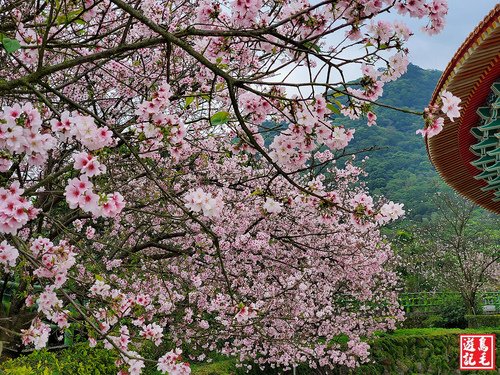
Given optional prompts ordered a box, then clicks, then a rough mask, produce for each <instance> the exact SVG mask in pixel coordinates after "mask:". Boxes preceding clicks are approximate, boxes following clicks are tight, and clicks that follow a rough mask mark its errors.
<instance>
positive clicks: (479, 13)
mask: <svg viewBox="0 0 500 375" xmlns="http://www.w3.org/2000/svg"><path fill="white" fill-rule="evenodd" d="M498 2H499V1H498V0H448V6H449V10H448V16H447V18H446V27H445V29H444V30H443V31H442V32H441V33H440V34H438V35H433V36H430V35H428V34H426V33H424V32H422V31H421V29H422V27H423V26H425V24H426V20H425V19H420V20H419V19H413V18H409V17H401V15H399V14H397V12H396V11H395V10H394V11H392V12H391V13H390V14H384V15H383V16H382V18H383V19H386V20H390V21H393V20H396V19H397V20H403V21H404V22H405V23H406V24H407V25H408V26H409V27H410V28H411V30H412V31H413V32H414V35H413V36H412V37H411V38H410V40H409V41H408V42H407V43H406V47H408V49H409V50H410V56H409V57H410V62H411V63H413V64H415V65H418V66H420V67H421V68H424V69H438V70H441V71H442V70H444V69H445V68H446V65H447V64H448V62H449V61H450V60H451V58H452V57H453V55H454V54H455V52H456V51H457V49H458V48H459V47H460V45H461V44H462V43H463V42H464V40H465V39H466V38H467V36H468V35H469V34H470V33H471V32H472V31H473V30H474V28H475V27H476V26H477V25H478V24H479V22H481V20H483V19H484V17H485V16H486V15H487V14H488V13H489V12H490V11H491V10H492V9H493V8H494V7H495V5H496V4H497V3H498ZM336 37H337V38H339V41H340V40H342V39H343V34H342V35H340V36H336ZM332 44H334V42H332ZM350 53H351V52H347V53H346V55H345V57H347V58H349V57H351V58H354V56H351V55H350ZM386 57H387V56H386ZM318 66H322V64H321V63H320V64H319V65H318ZM342 70H343V74H344V78H345V79H346V81H352V80H355V79H358V78H359V77H360V76H361V72H360V68H359V66H358V65H355V64H352V65H347V66H344V67H343V68H342ZM316 71H317V69H313V72H316ZM287 73H288V71H287ZM286 77H287V78H286V79H287V81H288V82H292V83H298V82H309V81H310V77H309V74H308V70H307V69H305V68H298V69H296V70H294V71H293V72H292V73H291V74H289V75H286ZM282 78H283V74H281V75H279V76H278V77H277V78H276V80H277V81H279V80H281V79H282ZM325 79H326V70H322V73H321V74H320V76H319V77H318V78H317V79H316V82H324V80H325ZM332 82H340V76H338V77H337V76H334V75H332V76H331V77H330V83H332ZM301 90H302V91H301V92H302V94H303V95H306V96H307V95H309V94H310V90H309V89H308V88H302V89H301ZM287 91H288V92H289V93H290V94H292V93H293V94H295V93H297V92H296V90H295V89H293V88H288V89H287ZM320 91H321V89H320Z"/></svg>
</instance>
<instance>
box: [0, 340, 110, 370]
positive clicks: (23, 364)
mask: <svg viewBox="0 0 500 375" xmlns="http://www.w3.org/2000/svg"><path fill="white" fill-rule="evenodd" d="M115 360H116V354H115V353H113V352H111V351H109V350H106V349H102V348H90V347H89V346H88V345H87V344H77V345H75V346H72V347H70V348H68V349H64V350H61V351H59V352H49V351H47V350H45V349H44V350H40V351H34V352H33V353H31V354H29V355H23V356H21V357H18V358H16V359H11V360H9V361H6V362H4V363H0V374H5V375H56V374H57V375H66V374H67V375H70V374H78V375H108V374H116V373H117V372H118V369H117V367H116V366H115Z"/></svg>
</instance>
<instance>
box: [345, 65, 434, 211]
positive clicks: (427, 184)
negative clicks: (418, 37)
mask: <svg viewBox="0 0 500 375" xmlns="http://www.w3.org/2000/svg"><path fill="white" fill-rule="evenodd" d="M440 75H441V72H440V71H438V70H424V69H421V68H419V67H418V66H415V65H410V66H409V67H408V72H407V73H406V74H405V75H404V76H402V77H401V78H400V79H398V80H396V81H395V82H391V83H388V84H386V85H385V87H384V95H383V96H382V98H381V99H380V102H381V103H384V104H388V105H391V106H395V107H399V108H408V109H415V110H418V111H421V110H423V108H425V107H426V106H427V104H428V103H429V100H430V97H431V95H432V92H433V90H434V88H435V87H436V84H437V81H438V79H439V77H440ZM376 113H377V116H378V119H377V126H372V127H368V126H367V125H366V119H360V120H358V121H351V120H348V119H345V118H342V119H338V120H336V122H338V123H342V124H344V125H346V126H347V127H354V128H356V133H355V136H354V140H353V141H352V142H351V144H350V148H351V149H352V150H355V149H363V148H367V147H370V146H378V147H381V148H382V149H381V150H376V151H371V152H369V153H368V155H369V157H370V158H369V160H368V162H367V164H366V169H367V171H368V173H369V175H368V177H367V178H366V182H367V185H368V187H369V188H370V189H371V191H372V193H373V194H375V195H377V194H378V195H384V196H386V197H388V198H389V199H391V200H393V201H398V202H401V203H404V204H405V208H406V209H407V217H410V218H412V219H415V220H419V219H421V218H422V217H423V216H428V215H430V214H431V212H432V211H433V210H434V209H433V205H432V203H431V202H430V196H431V195H432V194H433V193H434V192H435V191H436V185H437V184H439V185H440V186H441V187H442V186H443V185H444V184H443V183H442V182H441V181H440V179H439V178H438V175H437V173H436V172H435V171H434V169H433V167H432V164H431V163H430V161H429V159H428V157H427V153H426V149H425V143H424V141H423V139H422V137H421V136H419V135H416V134H415V131H416V130H417V129H419V128H422V126H423V122H422V118H421V117H419V116H416V115H411V114H406V113H401V112H396V111H394V110H391V109H386V108H380V107H377V108H376Z"/></svg>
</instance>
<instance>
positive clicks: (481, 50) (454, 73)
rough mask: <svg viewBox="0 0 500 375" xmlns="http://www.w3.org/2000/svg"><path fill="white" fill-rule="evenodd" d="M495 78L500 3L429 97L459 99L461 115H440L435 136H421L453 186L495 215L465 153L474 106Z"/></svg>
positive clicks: (497, 208)
mask: <svg viewBox="0 0 500 375" xmlns="http://www.w3.org/2000/svg"><path fill="white" fill-rule="evenodd" d="M499 77H500V4H497V5H496V6H495V8H494V9H493V10H492V11H491V12H490V13H489V14H488V15H487V16H486V18H485V19H484V20H483V21H482V22H481V23H480V24H479V25H478V26H477V27H476V29H475V30H474V31H473V32H472V33H471V34H470V35H469V37H468V38H467V39H466V40H465V42H464V43H463V44H462V46H461V47H460V48H459V49H458V51H457V52H456V53H455V56H454V57H453V59H452V60H451V61H450V63H449V64H448V66H447V67H446V69H445V71H444V73H443V75H442V76H441V79H440V80H439V83H438V85H437V87H436V90H435V91H434V94H433V96H432V100H431V104H434V103H435V101H436V100H437V98H438V97H439V95H440V94H441V93H442V91H443V90H447V91H450V92H451V93H453V94H454V95H455V96H458V97H459V98H460V99H461V100H462V103H461V106H462V110H461V113H460V118H459V119H458V120H455V122H451V121H449V119H448V118H445V123H444V128H443V130H442V131H441V133H439V134H438V135H436V136H434V137H432V138H428V139H426V146H427V152H428V154H429V158H430V159H431V161H432V163H433V164H434V166H435V167H436V170H437V171H438V173H439V174H440V175H441V177H442V178H443V179H444V180H445V182H446V183H447V184H448V185H450V186H451V187H452V188H454V189H455V190H457V191H458V192H459V193H460V194H461V195H463V196H465V197H466V198H468V199H470V200H472V201H474V202H476V203H477V204H479V205H481V206H482V207H484V208H486V209H488V210H491V211H493V212H496V213H500V202H494V201H493V200H492V198H493V197H494V195H493V192H492V191H489V192H483V191H481V187H483V186H485V185H486V183H485V182H484V181H483V180H476V179H474V176H475V175H477V174H479V172H480V171H479V170H478V169H476V168H475V167H474V166H472V165H471V164H470V162H471V161H472V160H474V159H475V158H477V156H475V155H474V154H473V153H472V152H470V151H469V148H470V146H471V145H472V144H473V143H474V142H476V139H475V138H474V137H473V136H472V135H471V133H470V129H471V128H473V127H475V126H478V124H479V122H480V118H479V116H478V115H477V114H476V110H477V108H478V107H481V106H482V105H484V103H485V102H486V99H487V97H488V95H489V93H490V90H491V85H492V84H493V83H494V82H495V81H498V79H499Z"/></svg>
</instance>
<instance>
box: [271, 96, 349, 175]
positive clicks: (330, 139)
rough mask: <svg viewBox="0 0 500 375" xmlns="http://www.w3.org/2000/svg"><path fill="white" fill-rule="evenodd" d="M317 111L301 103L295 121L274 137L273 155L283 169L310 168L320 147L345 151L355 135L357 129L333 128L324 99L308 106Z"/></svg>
mask: <svg viewBox="0 0 500 375" xmlns="http://www.w3.org/2000/svg"><path fill="white" fill-rule="evenodd" d="M308 104H310V105H311V107H312V108H314V111H311V108H310V107H308V106H306V105H302V104H297V109H296V112H295V113H294V117H295V121H294V123H292V124H290V125H289V126H288V128H287V129H286V130H284V131H282V132H281V133H280V134H279V135H277V136H276V137H274V139H273V141H272V143H271V145H270V146H269V149H270V153H269V156H270V157H271V158H272V159H273V160H274V161H275V162H276V163H277V164H278V165H279V166H280V167H282V168H284V169H286V170H291V169H293V168H302V167H304V166H305V165H306V163H307V161H308V160H309V158H310V156H311V152H312V151H313V150H315V149H316V148H317V147H318V146H320V145H325V146H327V147H328V148H329V149H330V150H341V149H343V148H345V147H346V146H347V145H348V144H349V142H350V141H351V140H352V138H353V136H354V129H346V128H344V127H343V126H336V125H332V124H331V123H330V121H329V118H328V115H329V114H330V113H331V111H330V110H329V109H328V108H327V107H326V105H327V103H326V101H325V100H324V98H322V97H320V96H317V97H316V98H315V99H314V100H313V101H311V102H310V103H308Z"/></svg>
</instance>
